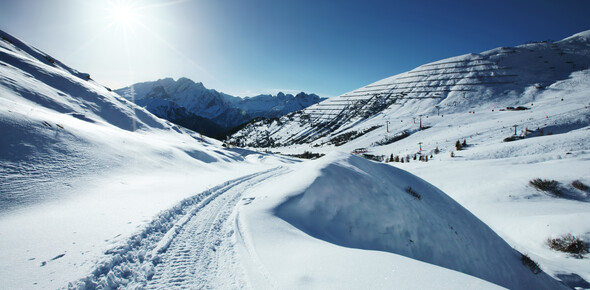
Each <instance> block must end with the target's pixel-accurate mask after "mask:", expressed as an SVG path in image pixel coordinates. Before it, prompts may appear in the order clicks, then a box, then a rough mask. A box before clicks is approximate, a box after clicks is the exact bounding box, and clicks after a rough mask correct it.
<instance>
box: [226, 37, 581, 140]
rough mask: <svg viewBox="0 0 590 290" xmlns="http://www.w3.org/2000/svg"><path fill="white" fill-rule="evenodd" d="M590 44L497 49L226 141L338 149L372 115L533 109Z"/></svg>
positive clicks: (383, 83)
mask: <svg viewBox="0 0 590 290" xmlns="http://www.w3.org/2000/svg"><path fill="white" fill-rule="evenodd" d="M589 39H590V31H586V32H582V33H579V34H576V35H573V36H571V37H568V38H566V39H564V40H562V41H558V42H554V43H548V42H537V43H529V44H525V45H520V46H517V47H499V48H496V49H492V50H489V51H486V52H482V53H477V54H475V53H472V54H467V55H462V56H457V57H452V58H449V59H444V60H440V61H437V62H433V63H429V64H425V65H422V66H420V67H417V68H415V69H413V70H411V71H408V72H405V73H402V74H398V75H395V76H392V77H389V78H386V79H383V80H380V81H377V82H375V83H372V84H369V85H366V86H364V87H362V88H359V89H357V90H354V91H351V92H348V93H345V94H343V95H341V96H338V97H334V98H330V99H328V100H325V101H322V102H321V103H318V104H316V105H313V106H310V107H308V108H306V109H305V110H303V111H301V112H297V113H292V114H288V115H286V116H284V117H282V118H280V119H279V120H272V121H269V120H263V121H260V122H258V123H253V124H250V125H249V126H247V127H245V128H244V129H243V130H241V131H239V132H237V133H235V134H234V135H233V137H232V140H233V142H234V143H236V144H240V145H245V146H253V147H265V146H269V145H270V146H278V147H280V146H288V145H292V144H304V143H311V142H314V143H318V144H327V143H330V144H336V143H341V141H338V142H336V141H335V140H334V138H336V139H338V136H339V135H340V136H342V137H343V138H341V139H349V137H350V136H348V137H347V136H343V135H344V134H352V135H355V137H356V136H357V135H359V134H362V133H361V132H365V131H366V130H369V129H371V127H368V126H361V124H366V123H367V122H368V120H370V119H374V118H377V117H383V116H387V117H388V118H390V119H393V118H395V119H398V118H412V117H416V118H418V117H419V116H423V117H424V118H427V117H428V116H437V115H438V116H440V115H441V114H444V115H448V114H451V113H460V112H474V111H481V110H482V109H481V108H490V110H491V109H492V108H496V109H500V108H506V107H516V106H520V105H527V106H531V104H534V102H535V100H536V98H537V96H538V95H540V94H541V93H543V92H544V91H546V90H548V89H550V86H551V85H552V84H554V83H556V82H558V81H561V80H565V79H567V78H568V77H570V75H571V74H572V73H573V72H576V71H583V70H586V69H588V68H589V67H590V40H589ZM385 121H386V120H384V121H383V122H381V124H380V125H385ZM423 121H425V120H423ZM394 126H397V125H394ZM398 127H399V126H398ZM353 128H354V129H353ZM401 129H402V130H404V129H409V128H401ZM402 130H399V131H398V132H401V131H402ZM352 131H354V132H355V133H353V132H352ZM266 132H269V133H266ZM262 133H265V134H262ZM261 136H264V137H261ZM376 141H378V140H376Z"/></svg>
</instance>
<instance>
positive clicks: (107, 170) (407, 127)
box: [0, 31, 590, 289]
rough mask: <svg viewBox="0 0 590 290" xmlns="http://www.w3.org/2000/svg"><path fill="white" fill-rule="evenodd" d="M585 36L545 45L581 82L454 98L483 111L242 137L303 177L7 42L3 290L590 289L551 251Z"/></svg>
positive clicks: (284, 125) (577, 220)
mask: <svg viewBox="0 0 590 290" xmlns="http://www.w3.org/2000/svg"><path fill="white" fill-rule="evenodd" d="M587 35H588V33H583V34H580V35H577V36H575V37H572V38H568V39H566V40H564V41H562V42H558V43H557V44H555V45H556V46H557V47H559V48H560V49H562V51H563V52H564V56H567V57H571V59H574V60H573V61H575V64H576V69H573V68H572V67H573V65H572V64H571V63H568V65H569V66H566V65H564V66H561V67H559V71H560V72H559V73H554V74H549V76H544V77H542V79H543V80H548V82H549V83H541V81H542V80H535V81H534V83H533V81H532V80H526V81H523V80H519V81H517V80H514V81H513V82H512V83H504V84H493V85H500V86H506V88H508V87H510V88H512V89H511V90H508V91H507V92H506V94H505V95H500V96H498V95H496V94H495V93H493V92H496V90H495V89H489V94H487V95H486V94H484V95H481V96H480V95H469V94H467V96H469V97H470V98H476V97H482V96H483V97H485V98H486V99H485V100H486V101H481V102H477V101H476V100H475V99H468V98H464V100H465V101H463V102H460V101H459V100H460V99H457V98H463V96H462V94H461V95H459V96H457V95H456V92H449V93H448V96H447V97H446V98H444V99H434V98H427V99H416V98H410V97H408V96H405V99H404V100H402V99H401V97H399V98H398V99H399V100H398V99H396V101H395V102H396V104H397V103H400V104H402V103H403V105H402V106H400V105H391V106H389V105H387V102H389V101H390V100H393V99H392V97H391V96H393V95H391V96H389V97H387V98H385V99H384V100H385V101H384V102H383V103H382V102H380V101H375V100H377V99H379V98H377V97H374V96H371V97H369V98H368V99H369V100H373V101H367V102H366V103H362V102H361V103H359V104H364V105H366V106H370V110H369V109H367V108H365V109H362V108H363V107H357V108H359V110H357V111H355V109H354V108H353V107H352V106H348V105H347V107H346V109H343V110H342V112H347V113H346V114H344V113H342V114H339V115H337V116H340V117H337V118H335V119H330V118H331V117H330V115H329V114H326V115H319V114H318V117H320V118H326V119H330V120H332V121H328V123H324V125H322V126H316V125H317V124H319V123H314V125H313V126H310V125H309V124H308V123H306V122H304V121H302V120H303V119H301V118H302V116H310V114H311V113H310V112H312V111H310V110H317V108H318V106H317V105H316V106H315V107H312V108H311V109H308V110H305V111H303V113H292V114H290V115H288V116H287V117H286V119H285V118H282V119H281V123H279V122H275V121H267V124H270V128H272V130H273V131H272V132H269V131H268V130H267V129H266V128H267V127H264V128H263V127H255V126H253V127H248V128H247V129H248V130H251V131H250V134H255V133H258V134H260V135H259V136H258V142H271V141H274V140H277V138H278V137H280V136H283V135H284V133H285V132H287V133H288V134H287V135H289V134H290V135H289V136H290V137H291V135H293V136H295V135H296V136H297V138H295V137H292V139H293V140H295V139H297V140H299V141H301V142H303V140H314V142H313V143H303V144H301V145H290V146H288V147H281V148H275V149H273V150H281V151H283V152H285V153H301V151H304V150H305V151H309V150H312V151H315V152H322V153H329V154H328V155H327V156H325V157H322V158H320V159H319V160H311V161H302V160H296V159H294V158H290V157H283V156H281V155H274V154H269V153H257V152H254V151H251V150H247V149H243V148H235V147H234V148H227V147H222V144H221V142H218V141H216V140H212V139H209V138H204V137H202V136H200V135H199V134H196V133H194V132H193V131H190V130H186V129H183V128H182V127H178V126H176V125H173V124H171V123H170V122H168V121H165V120H162V119H159V118H157V117H156V116H154V115H152V114H151V113H150V112H148V111H147V110H145V109H144V108H141V107H140V106H137V105H135V104H134V103H133V102H130V101H128V100H126V99H125V98H122V97H120V96H119V95H117V94H116V93H114V92H111V91H110V89H108V88H105V87H104V86H102V85H100V84H98V83H96V82H94V81H93V80H92V79H91V77H90V76H89V75H88V74H85V73H80V72H77V71H76V70H74V69H71V68H69V67H67V66H66V65H64V64H62V63H61V62H59V61H57V60H55V59H54V58H52V57H50V56H48V55H47V54H44V53H43V52H41V51H39V50H37V49H35V48H33V47H31V46H29V45H27V44H25V43H23V42H21V41H19V40H18V39H16V38H14V37H12V36H10V35H8V34H6V33H4V32H2V31H0V37H1V39H0V132H1V133H2V136H3V138H2V139H0V149H1V150H0V248H2V249H3V251H1V252H0V281H1V282H0V288H6V289H54V288H66V287H67V288H72V289H127V288H133V289H143V288H158V289H170V288H198V289H201V288H216V289H235V288H253V289H276V288H279V289H328V288H338V289H361V288H369V289H434V288H436V289H502V287H508V288H511V289H562V288H566V286H565V285H567V286H570V287H582V288H590V284H589V283H588V282H587V281H590V262H589V260H588V259H587V257H588V254H586V253H581V254H579V255H571V254H568V253H564V252H557V251H555V250H554V249H551V248H550V247H549V246H548V242H547V241H548V239H551V238H554V239H555V238H559V237H563V236H564V235H567V234H571V235H573V236H575V237H579V238H582V239H583V240H584V241H588V240H590V225H589V224H588V223H585V222H583V221H585V220H588V219H590V191H588V187H586V188H585V189H584V186H586V185H588V184H590V179H588V176H590V172H588V170H589V169H588V162H589V161H590V148H589V147H588V144H590V134H588V132H589V130H590V125H589V124H590V110H589V109H588V102H590V101H589V100H588V92H589V91H590V81H588V80H589V79H590V71H589V70H580V69H579V67H578V66H581V65H586V64H585V63H584V61H585V60H586V57H587V55H588V53H587V47H588V45H587ZM523 47H526V49H524V50H523V49H522V48H515V50H518V51H520V53H521V54H523V55H526V54H527V53H533V52H534V51H544V54H543V56H544V57H549V55H552V57H555V59H559V57H562V56H560V53H559V52H558V53H557V54H556V55H554V54H553V51H556V50H555V49H554V48H553V47H552V44H543V43H541V44H534V45H531V46H530V48H531V49H528V48H529V46H523ZM542 47H548V48H547V50H546V51H545V50H542V49H541V48H542ZM530 50H533V52H531V51H530ZM484 54H485V53H484ZM482 55H483V54H482ZM494 55H495V54H490V55H489V56H488V57H489V58H490V59H493V58H494V57H496V56H494ZM511 55H516V54H515V53H508V54H507V57H506V59H510V57H509V56H511ZM472 57H474V56H464V57H463V58H472ZM531 59H535V60H536V59H538V57H537V58H531ZM458 61H459V60H458ZM461 61H462V60H461ZM496 61H497V62H501V61H502V60H500V59H498V60H496ZM567 61H569V59H568V60H567ZM511 62H512V63H514V66H513V68H512V69H513V70H514V71H517V72H518V74H521V75H525V72H524V71H525V69H524V68H517V66H516V65H515V64H516V63H517V60H516V59H512V60H511ZM455 64H456V63H450V64H449V63H448V61H447V62H446V64H440V63H439V64H437V65H436V67H437V68H438V66H440V65H442V66H450V67H454V66H455ZM502 65H506V64H502ZM463 66H467V68H468V69H469V68H472V67H470V66H469V64H463ZM555 66H556V67H557V64H555ZM422 69H426V68H422ZM456 69H457V68H449V70H451V71H453V74H454V73H457V72H456V71H455V70H456ZM445 70H446V69H445ZM568 70H571V72H568ZM440 75H444V74H443V73H440ZM529 76H530V75H529ZM429 77H432V78H435V77H436V76H435V75H433V76H424V78H429ZM510 77H513V76H506V78H510ZM530 77H531V79H532V76H530ZM394 80H397V81H399V77H397V78H394V79H393V80H390V81H394ZM467 80H469V78H467ZM397 81H395V82H397ZM457 81H458V82H459V81H464V80H457ZM183 82H185V85H186V86H187V87H191V86H198V84H195V83H192V82H190V81H189V80H183ZM388 82H389V81H388ZM449 82H451V81H450V80H449ZM523 82H524V83H532V85H530V86H526V87H524V88H523V87H522V86H521V85H522V83H523ZM176 83H178V82H176ZM537 83H539V85H536V84H537ZM377 84H379V83H377ZM377 84H376V85H377ZM406 85H409V84H406ZM480 85H481V86H483V85H484V84H480ZM487 85H492V84H487ZM398 86H400V84H399V83H397V85H395V87H398ZM201 87H202V85H201ZM452 87H453V86H452ZM475 87H476V86H474V90H475ZM203 89H204V87H203ZM480 89H481V88H480ZM363 90H366V89H363ZM415 90H416V89H414V93H417V92H416V91H415ZM449 90H450V89H449ZM161 92H162V93H166V94H167V91H161ZM479 92H488V91H487V90H479ZM503 92H504V91H502V93H503ZM272 98H275V97H272ZM285 98H290V97H288V96H286V95H285ZM342 98H346V97H344V96H341V97H339V98H335V99H330V100H327V101H325V102H333V101H334V100H338V99H342ZM453 98H455V100H457V104H456V106H455V103H454V101H453V102H452V103H449V102H451V101H452V100H453ZM213 99H214V98H212V100H213ZM221 99H223V96H222V97H221ZM267 99H268V98H266V97H261V98H260V99H259V100H258V101H260V102H266V101H264V100H267ZM359 99H361V98H359ZM226 101H227V100H226ZM222 102H225V101H223V100H222ZM325 102H324V103H325ZM359 102H360V101H359ZM430 102H440V104H443V105H444V104H446V106H445V107H444V108H441V112H440V116H437V115H435V114H434V113H432V112H433V111H432V110H433V109H432V108H431V107H430V106H431V105H432V104H433V103H430ZM532 102H534V104H533V103H532ZM384 104H385V105H384ZM422 104H426V105H422ZM451 104H452V105H451ZM364 105H363V106H364ZM507 106H515V107H517V106H526V107H527V108H528V109H527V110H521V109H509V110H506V107H507ZM314 108H315V109H314ZM473 108H475V109H473ZM500 108H501V109H504V110H502V111H501V110H499V109H500ZM251 109H255V107H252V108H251ZM322 110H323V109H322ZM420 110H422V111H420ZM474 111H475V113H474ZM350 112H356V113H354V114H353V113H350ZM420 112H431V113H432V114H429V115H424V116H423V118H422V122H423V124H422V125H420V123H419V122H420V121H419V119H416V123H414V120H412V117H414V116H415V115H414V114H416V113H420ZM180 113H182V112H180ZM366 114H368V115H366ZM289 118H291V119H293V120H292V121H290V120H289ZM303 118H304V119H305V118H306V117H303ZM316 121H318V119H314V122H316ZM325 124H328V125H325ZM329 124H333V126H334V128H338V129H334V130H335V131H334V132H330V131H326V130H327V128H329V126H332V125H329ZM512 125H517V130H521V131H518V132H517V133H518V134H517V135H516V136H513V130H514V128H513V127H511V126H512ZM253 128H254V129H253ZM537 128H539V129H538V130H537ZM387 129H389V132H388V131H387ZM525 129H529V130H525ZM541 129H543V130H541ZM256 130H261V131H256ZM285 130H287V131H285ZM289 130H291V131H289ZM297 130H304V131H297ZM322 130H323V131H322ZM326 132H327V133H326ZM271 133H272V134H273V135H272V139H271V136H270V134H271ZM242 134H243V133H242ZM313 134H316V135H313ZM287 135H284V136H287ZM242 136H244V135H242ZM312 136H315V137H312ZM506 137H510V138H509V139H510V140H512V141H511V142H503V140H504V139H505V138H506ZM286 138H287V137H286ZM306 138H307V139H306ZM334 138H337V139H334ZM458 139H461V140H464V139H465V140H466V144H465V146H464V147H463V148H462V150H459V151H457V149H455V147H454V145H455V141H456V140H458ZM244 140H245V139H244ZM287 143H288V142H287ZM295 143H296V142H295ZM335 143H338V146H336V145H335ZM267 144H268V143H267ZM419 146H421V148H420V149H419ZM359 147H364V148H366V149H365V150H366V151H368V152H366V153H367V154H371V156H373V158H374V159H379V157H380V156H390V155H397V156H398V159H399V157H404V160H405V162H404V163H401V162H391V163H388V164H380V163H377V162H374V161H369V160H365V159H362V158H359V157H356V156H351V155H350V154H349V151H352V150H353V149H357V148H359ZM331 151H340V152H331ZM363 151H364V150H363ZM451 151H452V152H453V156H454V157H451V154H450V153H451ZM437 153H438V154H437ZM413 156H429V157H430V159H429V160H430V161H429V162H419V161H417V160H414V159H413ZM366 157H370V156H369V155H367V156H366ZM406 158H407V159H406ZM392 165H393V166H392ZM395 167H400V168H395ZM413 174H415V175H416V176H415V175H413ZM417 176H419V177H417ZM534 178H543V179H555V180H556V181H554V182H555V183H551V184H553V185H554V188H553V189H552V191H550V192H547V191H540V190H537V189H535V188H534V187H533V186H532V185H530V183H529V181H530V180H533V179H534ZM574 181H577V182H578V183H575V182H574Z"/></svg>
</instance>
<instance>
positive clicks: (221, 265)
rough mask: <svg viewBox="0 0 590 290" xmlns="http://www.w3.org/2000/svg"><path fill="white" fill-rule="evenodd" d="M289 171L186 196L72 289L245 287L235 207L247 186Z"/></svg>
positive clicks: (280, 170)
mask: <svg viewBox="0 0 590 290" xmlns="http://www.w3.org/2000/svg"><path fill="white" fill-rule="evenodd" d="M286 171H288V169H286V168H284V167H281V166H279V167H275V168H272V169H270V170H267V171H263V172H258V173H254V174H250V175H247V176H244V177H241V178H238V179H234V180H231V181H228V182H225V183H224V184H222V185H219V186H217V187H215V188H212V189H210V190H207V191H205V192H202V193H199V194H197V195H195V196H193V197H190V198H188V199H186V200H184V201H182V202H181V203H180V204H179V205H177V206H175V207H174V208H172V209H170V210H167V211H165V212H163V213H161V214H160V215H159V216H158V217H156V218H155V219H154V220H153V221H152V222H151V223H150V224H149V225H148V226H147V227H146V228H145V229H144V230H143V231H142V232H140V233H138V234H136V235H134V236H132V237H131V238H130V239H129V240H128V241H127V243H126V245H123V246H120V247H118V248H116V249H113V250H110V251H108V252H107V253H106V254H107V255H108V256H109V257H108V258H107V259H106V261H103V262H102V263H99V265H98V266H97V267H96V269H95V270H94V272H93V273H92V274H91V275H89V276H88V277H86V278H85V279H82V280H80V281H78V282H75V283H70V285H69V288H78V289H87V288H119V287H123V288H138V287H139V288H148V289H171V288H178V289H186V288H192V289H197V288H198V289H204V288H205V289H209V288H232V289H235V288H247V287H248V282H246V281H247V279H246V277H245V272H244V270H243V269H242V268H241V266H240V262H239V260H238V258H237V256H236V250H235V248H234V246H235V244H236V238H235V229H234V227H235V222H234V220H235V217H236V213H235V211H234V210H235V208H236V205H237V204H238V202H239V200H240V198H241V197H242V194H243V193H244V192H245V191H246V190H248V189H249V188H251V187H253V186H255V185H256V184H258V183H260V182H262V181H264V180H267V179H269V178H272V177H275V176H278V175H281V174H284V173H285V172H286Z"/></svg>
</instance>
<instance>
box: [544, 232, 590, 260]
mask: <svg viewBox="0 0 590 290" xmlns="http://www.w3.org/2000/svg"><path fill="white" fill-rule="evenodd" d="M547 245H549V248H551V249H553V250H556V251H560V252H565V253H569V254H572V255H573V256H574V257H577V258H582V257H583V255H584V254H586V253H588V245H587V244H586V243H584V241H583V240H582V239H580V238H579V237H576V236H573V235H571V234H567V235H563V236H561V237H559V238H555V239H551V238H549V239H547Z"/></svg>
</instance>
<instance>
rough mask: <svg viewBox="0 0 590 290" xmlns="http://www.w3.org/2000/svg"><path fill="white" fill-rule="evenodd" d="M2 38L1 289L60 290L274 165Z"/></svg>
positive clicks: (25, 45)
mask: <svg viewBox="0 0 590 290" xmlns="http://www.w3.org/2000/svg"><path fill="white" fill-rule="evenodd" d="M0 37H1V39H0V132H1V133H2V138H1V139H0V184H1V186H0V247H1V248H2V249H3V251H2V253H1V254H0V261H1V262H0V281H2V283H1V286H0V288H33V287H35V286H37V287H40V288H57V287H63V286H65V285H67V283H68V282H70V281H73V280H76V279H78V278H80V277H83V276H84V275H86V274H87V273H89V272H90V271H91V269H92V268H93V267H94V264H93V261H94V260H96V259H98V258H99V257H102V255H103V254H104V251H106V250H108V249H110V248H112V247H113V246H114V245H115V244H117V243H119V242H121V241H124V240H125V239H127V238H128V237H129V236H130V234H131V233H133V232H134V231H136V230H137V228H138V227H142V226H144V225H145V223H146V220H151V219H152V218H153V216H154V215H156V214H157V213H158V212H160V211H161V210H164V209H167V208H169V207H171V206H173V205H174V204H175V203H177V202H178V201H180V200H182V199H184V198H186V197H188V196H191V195H193V194H195V192H198V191H203V190H205V189H206V188H207V187H211V186H213V185H216V184H217V183H221V182H224V181H226V180H229V179H232V178H236V177H239V176H241V175H244V174H246V173H248V172H255V171H257V170H263V169H264V168H265V167H269V166H272V165H264V164H262V162H264V160H265V158H261V159H258V158H256V157H254V156H255V155H251V156H246V155H248V154H249V153H247V151H244V153H243V154H238V153H235V152H232V151H228V150H224V149H222V148H221V143H219V142H218V141H215V140H211V139H208V138H203V139H202V137H201V136H199V135H198V134H196V133H194V132H191V131H188V130H185V129H183V128H180V127H177V126H175V125H173V124H171V123H169V122H168V121H165V120H162V119H159V118H157V117H155V116H154V115H152V114H151V113H149V112H148V111H146V110H145V109H143V108H141V107H139V106H137V105H135V104H133V103H131V102H129V101H127V100H125V99H124V98H122V97H120V96H119V95H117V94H116V93H113V92H111V91H110V90H109V89H108V88H105V87H104V86H102V85H100V84H98V83H96V82H94V81H93V80H92V79H91V78H90V77H89V75H88V74H85V73H80V72H77V71H76V70H74V69H71V68H69V67H67V66H66V65H64V64H63V63H61V62H59V61H58V60H56V59H54V58H52V57H51V56H49V55H47V54H44V53H42V52H41V51H39V50H37V49H35V48H33V47H31V46H28V45H27V44H25V43H23V42H21V41H20V40H18V39H16V38H15V37H12V36H10V35H8V34H7V33H5V32H2V31H0Z"/></svg>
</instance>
